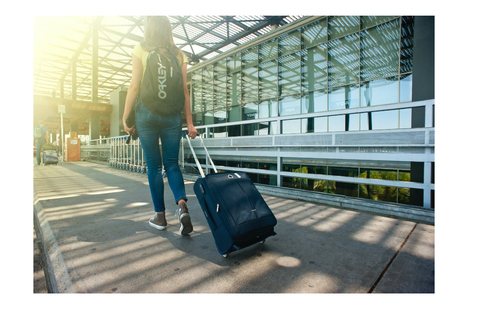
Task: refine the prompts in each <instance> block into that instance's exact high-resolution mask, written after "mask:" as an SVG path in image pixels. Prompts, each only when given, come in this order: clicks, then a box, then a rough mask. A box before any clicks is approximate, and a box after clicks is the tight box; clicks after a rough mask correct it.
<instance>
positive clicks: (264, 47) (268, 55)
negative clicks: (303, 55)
mask: <svg viewBox="0 0 480 320" xmlns="http://www.w3.org/2000/svg"><path fill="white" fill-rule="evenodd" d="M259 55H260V60H261V61H262V62H264V61H267V60H272V59H277V55H278V43H277V39H275V40H272V41H269V42H267V43H263V44H261V45H260V49H259Z"/></svg>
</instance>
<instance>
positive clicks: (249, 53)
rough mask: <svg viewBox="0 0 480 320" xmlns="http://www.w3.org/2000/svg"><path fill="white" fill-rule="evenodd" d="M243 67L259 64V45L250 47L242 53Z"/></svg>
mask: <svg viewBox="0 0 480 320" xmlns="http://www.w3.org/2000/svg"><path fill="white" fill-rule="evenodd" d="M242 59H243V68H248V67H252V66H256V65H258V47H253V48H250V49H248V50H246V51H244V52H243V53H242Z"/></svg>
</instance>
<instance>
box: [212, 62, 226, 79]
mask: <svg viewBox="0 0 480 320" xmlns="http://www.w3.org/2000/svg"><path fill="white" fill-rule="evenodd" d="M214 70H215V74H216V75H217V77H218V78H220V77H225V76H226V75H227V60H226V59H224V60H222V61H219V62H216V63H215V67H214Z"/></svg>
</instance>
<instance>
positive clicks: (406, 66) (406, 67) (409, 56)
mask: <svg viewBox="0 0 480 320" xmlns="http://www.w3.org/2000/svg"><path fill="white" fill-rule="evenodd" d="M414 21H415V20H414V18H413V17H402V41H401V46H400V48H401V51H400V72H401V73H405V72H412V70H413V31H414Z"/></svg>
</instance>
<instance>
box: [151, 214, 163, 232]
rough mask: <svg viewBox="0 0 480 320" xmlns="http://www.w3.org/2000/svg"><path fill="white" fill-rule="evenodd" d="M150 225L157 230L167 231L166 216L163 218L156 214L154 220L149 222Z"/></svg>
mask: <svg viewBox="0 0 480 320" xmlns="http://www.w3.org/2000/svg"><path fill="white" fill-rule="evenodd" d="M148 224H149V225H150V226H151V227H153V228H155V229H157V230H165V229H167V220H165V215H164V216H163V217H162V216H159V215H158V214H155V215H154V216H153V218H151V219H150V221H148Z"/></svg>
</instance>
